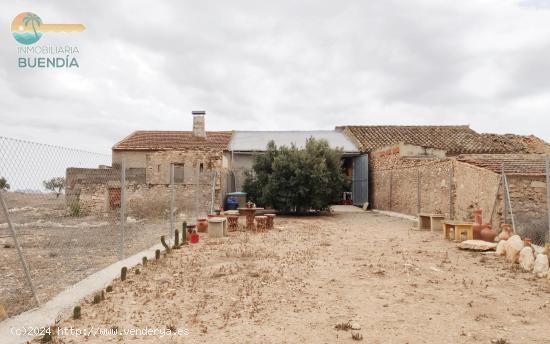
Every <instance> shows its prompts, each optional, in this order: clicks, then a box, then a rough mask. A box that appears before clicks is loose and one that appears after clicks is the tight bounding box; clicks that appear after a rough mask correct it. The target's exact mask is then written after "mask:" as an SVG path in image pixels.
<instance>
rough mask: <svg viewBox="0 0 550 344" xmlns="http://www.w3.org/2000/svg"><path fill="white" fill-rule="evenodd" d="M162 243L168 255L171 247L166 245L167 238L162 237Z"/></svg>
mask: <svg viewBox="0 0 550 344" xmlns="http://www.w3.org/2000/svg"><path fill="white" fill-rule="evenodd" d="M160 243H161V244H162V246H164V249H165V250H166V253H170V246H168V245H167V244H166V238H165V237H164V235H161V236H160Z"/></svg>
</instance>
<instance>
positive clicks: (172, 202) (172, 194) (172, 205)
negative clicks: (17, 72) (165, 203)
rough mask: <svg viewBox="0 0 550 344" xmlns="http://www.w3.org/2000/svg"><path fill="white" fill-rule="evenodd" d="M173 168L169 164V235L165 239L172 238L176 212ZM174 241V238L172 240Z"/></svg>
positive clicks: (172, 165)
mask: <svg viewBox="0 0 550 344" xmlns="http://www.w3.org/2000/svg"><path fill="white" fill-rule="evenodd" d="M174 174H175V166H174V164H170V233H168V235H167V236H166V237H167V238H172V237H173V236H174V229H175V228H174V223H175V219H174V215H175V214H174V213H175V211H176V209H175V204H176V184H175V177H174ZM174 240H175V238H174Z"/></svg>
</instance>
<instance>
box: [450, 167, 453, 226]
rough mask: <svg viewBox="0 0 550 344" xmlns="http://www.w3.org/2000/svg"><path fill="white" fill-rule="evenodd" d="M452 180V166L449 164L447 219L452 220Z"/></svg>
mask: <svg viewBox="0 0 550 344" xmlns="http://www.w3.org/2000/svg"><path fill="white" fill-rule="evenodd" d="M453 178H454V165H453V163H452V162H451V168H450V169H449V218H450V219H451V220H454V209H453Z"/></svg>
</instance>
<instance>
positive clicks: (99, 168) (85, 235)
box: [0, 137, 225, 316]
mask: <svg viewBox="0 0 550 344" xmlns="http://www.w3.org/2000/svg"><path fill="white" fill-rule="evenodd" d="M111 165H112V166H111ZM163 168H164V167H163ZM188 168H189V169H188V170H186V176H185V178H182V176H180V175H179V174H178V173H179V172H180V171H178V166H177V165H176V164H173V163H168V165H167V167H166V170H167V171H169V172H168V173H169V179H167V180H166V181H163V182H155V181H154V180H153V181H148V180H147V178H148V177H147V173H146V170H147V169H146V168H145V167H139V168H136V167H127V164H126V160H125V159H122V160H121V161H120V162H117V163H115V164H111V155H108V154H97V153H92V152H86V151H81V150H76V149H71V148H65V147H58V146H51V145H46V144H39V143H34V142H28V141H22V140H17V139H11V138H5V137H0V189H1V191H0V192H1V198H2V200H3V201H4V202H5V205H6V212H4V211H3V210H2V208H0V258H1V259H0V275H1V276H2V278H0V304H2V305H3V306H4V308H5V309H6V311H7V313H8V316H13V315H16V314H19V313H21V312H23V311H26V310H29V309H31V308H34V307H36V306H37V305H38V304H39V303H44V302H46V301H48V300H49V299H51V298H52V297H53V296H55V295H56V294H58V293H59V292H61V291H62V290H64V289H65V288H67V287H68V286H70V285H73V284H75V283H77V282H79V281H80V280H82V279H84V278H86V277H87V276H89V275H91V274H93V273H94V272H96V271H98V270H100V269H102V268H104V267H106V266H108V265H110V264H112V263H115V262H116V261H118V260H120V259H122V258H125V257H128V256H131V255H133V254H136V253H138V252H140V251H142V250H144V249H147V248H150V247H151V246H153V245H155V244H158V243H159V238H160V236H161V235H164V236H166V237H167V238H173V235H174V230H175V229H176V228H178V229H180V228H181V223H182V222H183V221H187V222H189V223H193V222H196V220H197V218H202V217H206V215H207V214H208V213H211V212H212V211H213V210H215V208H217V207H219V206H220V199H221V197H222V193H223V191H224V190H223V187H224V186H225V185H223V183H224V182H223V178H222V175H221V173H219V172H218V171H216V170H215V169H212V168H209V167H208V166H203V164H202V163H199V162H198V161H197V163H193V164H190V166H188ZM160 169H161V168H160V167H159V170H160ZM8 220H9V221H8ZM10 223H11V225H12V226H10ZM12 230H13V231H14V232H12ZM14 233H15V236H14V235H13V234H14ZM18 248H20V254H18ZM25 266H26V267H27V268H28V276H27V275H26V274H25ZM33 288H34V290H35V291H36V292H35V293H33Z"/></svg>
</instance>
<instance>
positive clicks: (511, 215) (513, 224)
mask: <svg viewBox="0 0 550 344" xmlns="http://www.w3.org/2000/svg"><path fill="white" fill-rule="evenodd" d="M503 179H504V187H505V188H506V199H507V200H508V208H510V219H511V220H512V230H513V231H514V233H515V232H516V222H515V220H514V211H513V210H512V201H511V200H510V187H509V186H508V178H507V177H506V175H504V178H503Z"/></svg>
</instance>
